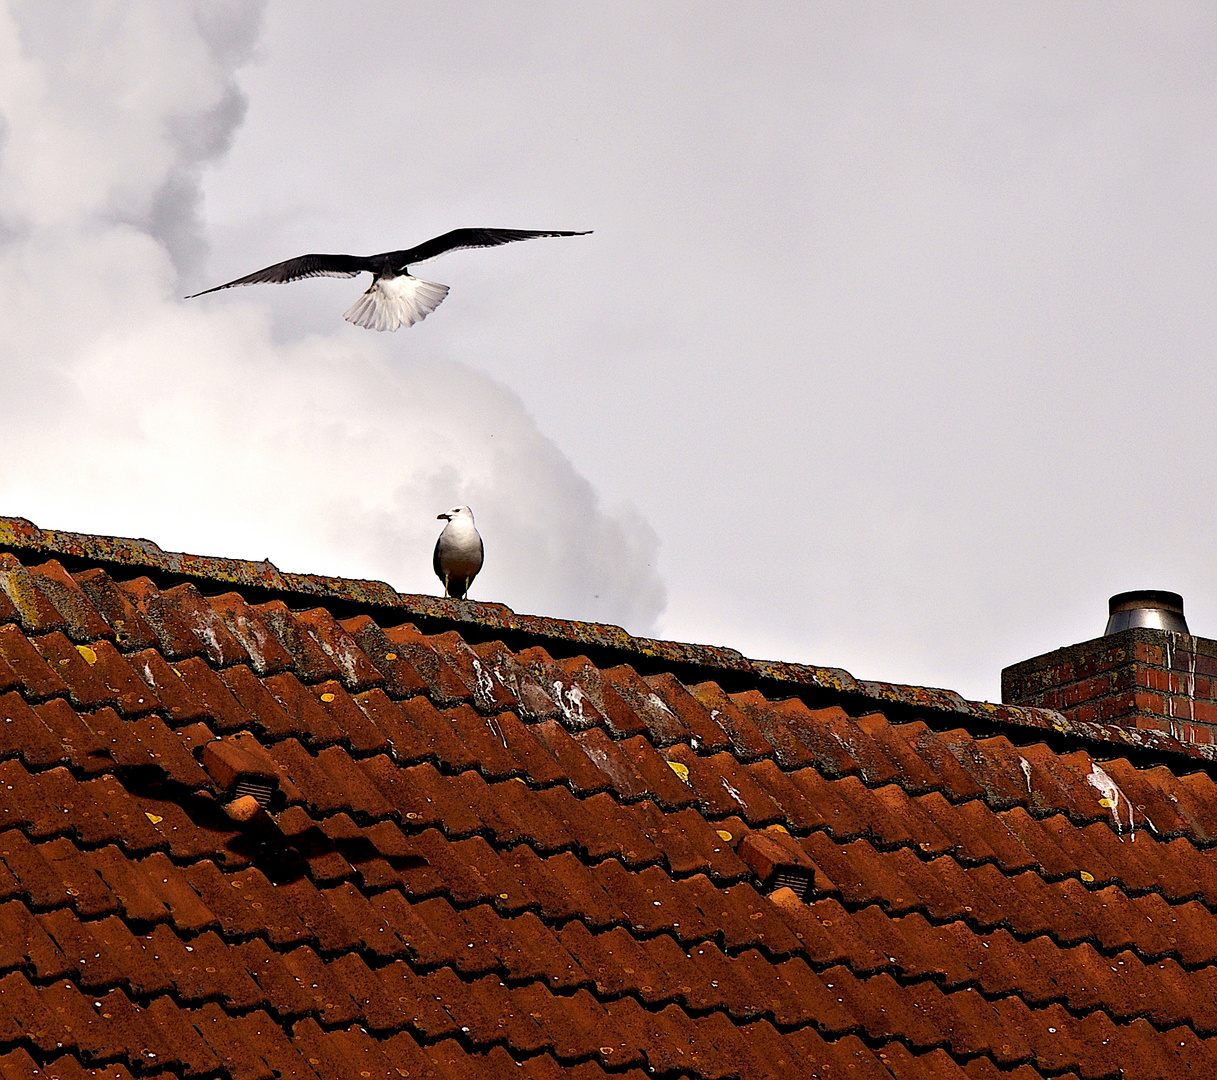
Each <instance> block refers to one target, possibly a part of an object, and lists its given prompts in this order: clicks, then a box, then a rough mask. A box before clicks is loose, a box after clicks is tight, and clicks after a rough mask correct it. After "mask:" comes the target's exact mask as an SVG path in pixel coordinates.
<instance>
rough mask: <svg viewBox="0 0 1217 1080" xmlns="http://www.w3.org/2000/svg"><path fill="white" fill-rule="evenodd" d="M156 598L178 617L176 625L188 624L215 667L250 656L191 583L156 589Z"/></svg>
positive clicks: (245, 660) (247, 660)
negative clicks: (160, 589)
mask: <svg viewBox="0 0 1217 1080" xmlns="http://www.w3.org/2000/svg"><path fill="white" fill-rule="evenodd" d="M159 599H160V602H161V604H162V605H164V607H165V608H167V609H171V610H172V611H173V612H174V614H175V615H176V616H177V617H178V619H179V620H180V623H178V625H180V626H188V627H189V628H190V631H191V633H193V635H194V636H195V637H196V638H198V640H199V641H200V642H202V644H203V648H204V650H205V652H206V655H207V658H208V659H209V660H210V661H211V662H212V663H213V664H215V665H216V667H228V666H229V665H230V664H247V663H249V661H250V657H249V653H248V652H247V651H246V650H245V646H244V645H242V644H241V642H240V641H239V640H238V639H237V638H236V637H235V636H234V635H233V633H232V632H231V631H230V630H229V629H228V627H227V625H225V622H224V619H223V617H222V616H221V615H220V613H219V612H218V611H216V610H215V609H214V608H213V607H212V606H211V604H210V603H208V601H207V600H206V599H205V598H204V596H203V594H202V593H200V592H199V590H198V589H197V588H195V586H194V585H191V584H189V583H187V584H184V585H177V586H174V587H173V588H172V589H166V590H164V591H163V592H161V593H160V596H159Z"/></svg>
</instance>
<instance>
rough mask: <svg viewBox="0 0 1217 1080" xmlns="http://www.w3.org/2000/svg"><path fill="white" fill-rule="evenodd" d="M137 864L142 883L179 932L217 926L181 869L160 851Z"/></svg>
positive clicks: (193, 931)
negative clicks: (163, 906) (162, 906)
mask: <svg viewBox="0 0 1217 1080" xmlns="http://www.w3.org/2000/svg"><path fill="white" fill-rule="evenodd" d="M138 866H139V870H140V872H141V873H142V875H143V877H144V880H145V882H146V883H147V884H148V886H149V887H150V888H151V889H152V891H153V892H154V893H155V894H156V895H157V897H158V898H159V899H160V901H161V903H162V904H164V905H165V907H166V908H167V909H168V911H169V915H170V917H171V919H172V920H173V925H174V927H175V928H176V929H177V931H178V932H179V933H180V934H194V933H197V932H198V931H200V930H205V929H207V928H209V927H214V926H216V925H218V919H217V918H216V915H215V914H214V913H213V912H212V910H211V909H210V908H209V907H207V905H206V904H205V903H203V901H202V900H201V899H200V898H199V895H198V893H197V892H195V890H194V889H193V888H192V887H191V885H190V882H189V881H188V880H187V879H186V877H185V875H184V874H183V872H182V871H181V870H180V869H179V868H178V867H177V866H175V865H174V864H173V863H172V862H170V861H169V858H168V857H167V856H166V855H164V854H163V853H162V852H159V851H158V852H154V853H153V854H152V855H149V856H148V857H147V858H146V859H144V860H142V861H141V862H140V863H139V864H138Z"/></svg>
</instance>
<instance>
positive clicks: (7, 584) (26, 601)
mask: <svg viewBox="0 0 1217 1080" xmlns="http://www.w3.org/2000/svg"><path fill="white" fill-rule="evenodd" d="M36 582H37V578H36V577H35V576H34V575H32V574H31V573H30V572H29V570H28V569H27V568H26V567H25V566H24V565H22V563H21V562H20V560H18V559H16V558H14V557H13V556H12V555H9V554H8V553H7V552H0V593H3V594H4V595H5V597H6V599H7V603H6V604H5V610H6V611H8V612H10V613H11V614H10V615H9V616H8V617H9V618H14V617H16V618H18V619H20V621H21V626H22V627H23V628H24V629H25V630H27V631H28V632H30V633H34V634H41V633H46V632H47V631H49V630H63V629H66V628H67V622H66V620H65V619H64V617H63V616H62V615H60V614H59V612H58V611H56V610H55V606H54V604H52V603H51V601H50V600H49V599H48V598H47V596H46V594H45V592H44V591H43V590H42V589H40V588H38V585H37V583H36Z"/></svg>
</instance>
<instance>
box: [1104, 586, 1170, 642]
mask: <svg viewBox="0 0 1217 1080" xmlns="http://www.w3.org/2000/svg"><path fill="white" fill-rule="evenodd" d="M1107 611H1108V617H1107V629H1106V630H1104V631H1103V634H1104V636H1107V635H1108V634H1118V633H1119V632H1120V631H1121V630H1129V629H1131V628H1132V627H1134V626H1144V627H1147V628H1148V629H1150V630H1169V631H1171V632H1172V633H1175V634H1186V633H1188V632H1189V631H1188V628H1187V619H1185V618H1184V617H1183V597H1182V596H1180V595H1179V594H1178V593H1173V592H1162V591H1161V590H1158V589H1136V590H1134V591H1133V592H1122V593H1116V595H1115V596H1113V597H1112V598H1111V599H1110V600H1109V601H1108V602H1107Z"/></svg>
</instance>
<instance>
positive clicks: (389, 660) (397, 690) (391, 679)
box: [341, 615, 427, 698]
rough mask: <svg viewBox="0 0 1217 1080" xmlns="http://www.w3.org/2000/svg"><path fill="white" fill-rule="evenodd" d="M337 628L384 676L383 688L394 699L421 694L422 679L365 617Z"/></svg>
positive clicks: (391, 643) (369, 619) (425, 684)
mask: <svg viewBox="0 0 1217 1080" xmlns="http://www.w3.org/2000/svg"><path fill="white" fill-rule="evenodd" d="M341 626H342V628H343V629H344V630H346V632H347V633H348V634H350V635H351V637H353V638H354V639H355V642H356V643H357V644H358V645H359V647H360V649H361V650H362V651H363V654H364V655H365V656H366V657H367V658H368V659H369V660H370V661H371V663H372V664H373V665H374V666H375V667H376V670H377V671H379V672H380V673H381V674H382V675H383V676H384V677H385V683H384V689H385V690H386V691H387V692H388V693H389V694H390V695H391V696H393V697H395V698H404V697H413V696H414V695H415V694H421V693H425V692H426V690H427V680H426V679H424V678H423V677H422V676H421V675H420V674H419V673H418V672H417V671H416V670H415V668H414V665H413V664H411V663H410V662H409V661H408V660H406V659H403V658H402V655H401V651H400V649H399V648H398V646H397V644H396V643H395V642H393V641H391V640H390V639H389V637H388V635H386V634H385V632H384V631H383V630H382V629H381V628H380V627H379V626H377V625H376V623H375V622H373V621H372V619H371V618H370V617H369V616H367V615H357V616H356V617H355V618H353V619H345V620H343V621H342V623H341Z"/></svg>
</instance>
